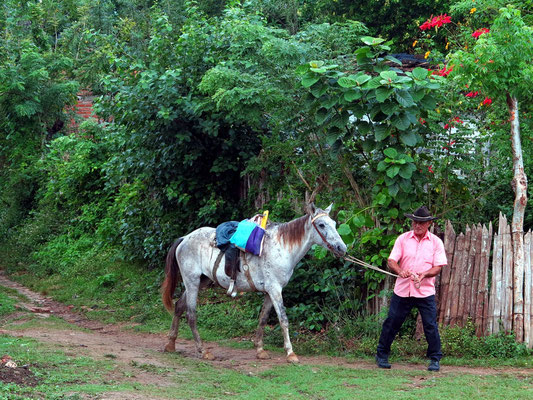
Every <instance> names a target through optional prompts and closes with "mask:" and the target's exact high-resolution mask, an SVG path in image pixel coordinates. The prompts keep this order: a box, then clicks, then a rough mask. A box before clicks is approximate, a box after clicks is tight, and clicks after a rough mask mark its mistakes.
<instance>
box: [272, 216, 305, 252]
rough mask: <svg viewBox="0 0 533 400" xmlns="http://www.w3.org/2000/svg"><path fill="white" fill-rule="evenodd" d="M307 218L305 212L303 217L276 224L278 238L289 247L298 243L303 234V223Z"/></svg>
mask: <svg viewBox="0 0 533 400" xmlns="http://www.w3.org/2000/svg"><path fill="white" fill-rule="evenodd" d="M308 218H309V215H308V214H306V215H304V216H303V217H300V218H297V219H293V220H292V221H289V222H285V223H282V224H279V225H277V227H278V232H277V236H278V240H281V239H283V241H284V242H285V243H287V244H288V245H289V248H292V247H293V246H295V245H299V244H300V243H301V242H302V239H303V237H304V235H305V224H306V223H307V220H308Z"/></svg>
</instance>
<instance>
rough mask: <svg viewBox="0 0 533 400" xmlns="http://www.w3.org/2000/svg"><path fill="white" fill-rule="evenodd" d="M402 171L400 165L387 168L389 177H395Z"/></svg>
mask: <svg viewBox="0 0 533 400" xmlns="http://www.w3.org/2000/svg"><path fill="white" fill-rule="evenodd" d="M399 172H400V167H399V166H398V165H393V166H391V167H390V168H388V169H387V176H388V177H389V178H394V177H395V176H396V175H398V173H399Z"/></svg>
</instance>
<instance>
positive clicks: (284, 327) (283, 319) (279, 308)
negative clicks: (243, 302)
mask: <svg viewBox="0 0 533 400" xmlns="http://www.w3.org/2000/svg"><path fill="white" fill-rule="evenodd" d="M268 294H269V296H270V299H271V300H272V305H273V306H274V309H275V310H276V314H278V319H279V325H280V326H281V332H283V343H284V346H283V347H284V348H285V351H286V352H287V362H290V363H298V362H300V360H298V357H297V356H296V354H294V351H293V350H292V344H291V339H290V337H289V319H288V318H287V313H286V312H285V306H284V305H283V297H282V295H281V288H280V289H276V290H273V291H269V293H268Z"/></svg>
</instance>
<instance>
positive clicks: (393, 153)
mask: <svg viewBox="0 0 533 400" xmlns="http://www.w3.org/2000/svg"><path fill="white" fill-rule="evenodd" d="M383 154H385V155H386V156H387V157H389V158H396V157H398V151H397V150H396V149H395V148H394V147H389V148H387V149H385V150H383Z"/></svg>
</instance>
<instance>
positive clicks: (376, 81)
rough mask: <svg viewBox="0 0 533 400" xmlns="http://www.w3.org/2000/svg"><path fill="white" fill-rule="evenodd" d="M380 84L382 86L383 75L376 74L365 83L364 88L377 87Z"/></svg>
mask: <svg viewBox="0 0 533 400" xmlns="http://www.w3.org/2000/svg"><path fill="white" fill-rule="evenodd" d="M380 86H382V84H381V77H379V76H376V77H375V78H372V79H370V80H369V81H368V82H367V83H365V84H364V86H363V89H376V88H378V87H380Z"/></svg>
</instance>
